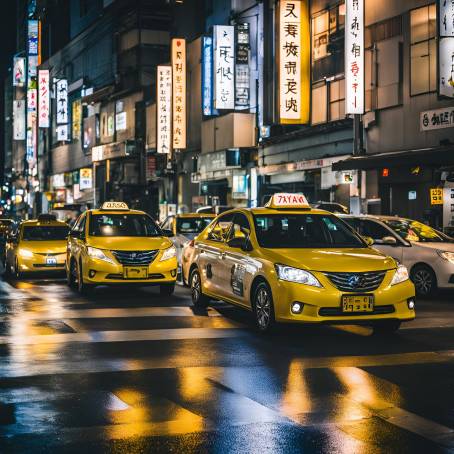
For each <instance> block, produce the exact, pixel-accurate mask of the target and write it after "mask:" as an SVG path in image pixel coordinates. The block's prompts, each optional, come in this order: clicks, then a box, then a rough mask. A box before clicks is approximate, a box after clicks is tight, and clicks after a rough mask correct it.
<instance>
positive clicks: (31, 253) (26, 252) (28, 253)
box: [19, 249, 33, 259]
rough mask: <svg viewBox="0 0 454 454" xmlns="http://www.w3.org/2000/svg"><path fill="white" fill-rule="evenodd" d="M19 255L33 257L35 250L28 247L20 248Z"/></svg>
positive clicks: (27, 257)
mask: <svg viewBox="0 0 454 454" xmlns="http://www.w3.org/2000/svg"><path fill="white" fill-rule="evenodd" d="M19 255H20V256H21V257H23V258H24V259H31V258H32V257H33V252H32V251H29V250H28V249H19Z"/></svg>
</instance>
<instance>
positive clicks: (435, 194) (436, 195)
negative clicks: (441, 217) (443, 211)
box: [430, 188, 443, 205]
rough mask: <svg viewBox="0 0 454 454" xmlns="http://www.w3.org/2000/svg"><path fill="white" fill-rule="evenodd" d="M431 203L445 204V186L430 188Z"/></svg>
mask: <svg viewBox="0 0 454 454" xmlns="http://www.w3.org/2000/svg"><path fill="white" fill-rule="evenodd" d="M430 204H431V205H443V188H430Z"/></svg>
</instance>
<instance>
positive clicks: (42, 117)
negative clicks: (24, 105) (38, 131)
mask: <svg viewBox="0 0 454 454" xmlns="http://www.w3.org/2000/svg"><path fill="white" fill-rule="evenodd" d="M38 91H39V99H38V102H39V108H38V112H39V117H38V126H39V127H40V128H48V127H49V110H50V107H49V106H50V94H49V70H47V69H40V70H39V71H38Z"/></svg>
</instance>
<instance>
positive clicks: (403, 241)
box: [340, 215, 454, 296]
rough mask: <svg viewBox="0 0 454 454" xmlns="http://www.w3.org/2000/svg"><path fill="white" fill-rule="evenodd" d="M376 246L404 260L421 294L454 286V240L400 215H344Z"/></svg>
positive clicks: (351, 224) (418, 292)
mask: <svg viewBox="0 0 454 454" xmlns="http://www.w3.org/2000/svg"><path fill="white" fill-rule="evenodd" d="M340 217H341V218H342V219H343V220H344V221H345V222H347V223H348V224H349V225H350V226H351V227H353V228H354V229H355V230H356V231H357V232H358V233H359V234H360V235H362V236H363V237H370V238H372V239H373V240H374V247H375V248H376V249H378V250H380V251H382V252H384V253H385V254H387V255H390V256H391V257H393V258H395V259H396V260H398V261H399V262H401V263H403V264H404V265H405V266H406V267H407V268H408V270H409V271H410V277H411V280H412V281H413V283H414V284H415V287H416V293H417V294H418V295H420V296H428V295H430V294H431V293H433V292H434V291H435V290H436V289H437V288H444V289H449V288H451V289H454V239H453V238H451V237H449V236H447V235H445V234H444V233H441V232H439V231H438V230H435V229H433V228H432V227H430V226H428V225H425V224H423V223H421V222H418V221H413V220H411V219H405V218H400V217H396V216H372V215H359V216H356V215H355V216H354V215H340Z"/></svg>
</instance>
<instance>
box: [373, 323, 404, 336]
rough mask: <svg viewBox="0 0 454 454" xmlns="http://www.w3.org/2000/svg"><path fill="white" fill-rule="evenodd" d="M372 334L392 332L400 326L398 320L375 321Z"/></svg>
mask: <svg viewBox="0 0 454 454" xmlns="http://www.w3.org/2000/svg"><path fill="white" fill-rule="evenodd" d="M373 328H374V334H377V335H386V334H394V333H396V332H397V331H398V330H399V328H400V322H399V320H389V321H386V322H381V323H378V322H377V323H376V324H375V325H374V327H373Z"/></svg>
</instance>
